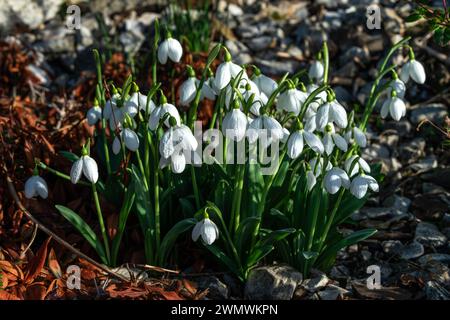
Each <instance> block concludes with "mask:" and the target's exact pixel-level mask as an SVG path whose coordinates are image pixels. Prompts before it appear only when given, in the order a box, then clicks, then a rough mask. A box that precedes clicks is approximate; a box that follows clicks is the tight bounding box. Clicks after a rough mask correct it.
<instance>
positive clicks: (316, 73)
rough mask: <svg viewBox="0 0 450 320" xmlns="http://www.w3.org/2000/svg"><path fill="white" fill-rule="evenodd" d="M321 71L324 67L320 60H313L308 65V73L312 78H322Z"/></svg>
mask: <svg viewBox="0 0 450 320" xmlns="http://www.w3.org/2000/svg"><path fill="white" fill-rule="evenodd" d="M323 73H324V67H323V64H322V63H321V62H320V61H314V62H313V63H312V65H311V66H310V67H309V71H308V75H309V77H310V78H312V79H322V77H323Z"/></svg>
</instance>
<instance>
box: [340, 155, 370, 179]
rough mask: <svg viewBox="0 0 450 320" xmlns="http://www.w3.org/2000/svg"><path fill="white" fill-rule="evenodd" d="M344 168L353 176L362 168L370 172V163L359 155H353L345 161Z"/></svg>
mask: <svg viewBox="0 0 450 320" xmlns="http://www.w3.org/2000/svg"><path fill="white" fill-rule="evenodd" d="M355 161H356V162H355ZM353 162H355V164H354V167H353V169H352V170H351V172H350V169H351V167H352V164H353ZM344 168H345V171H347V173H348V175H349V176H350V177H353V176H354V175H355V174H357V173H358V172H359V171H360V170H362V171H364V172H366V173H370V166H369V164H368V163H367V162H366V160H364V159H363V158H361V157H360V156H357V155H353V156H351V157H349V158H348V159H346V160H345V163H344Z"/></svg>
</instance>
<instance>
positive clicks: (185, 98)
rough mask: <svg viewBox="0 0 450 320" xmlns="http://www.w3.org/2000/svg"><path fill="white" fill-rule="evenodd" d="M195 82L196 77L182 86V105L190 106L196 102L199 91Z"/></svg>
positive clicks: (190, 78) (189, 79)
mask: <svg viewBox="0 0 450 320" xmlns="http://www.w3.org/2000/svg"><path fill="white" fill-rule="evenodd" d="M195 80H196V79H195V78H194V77H189V78H188V79H187V80H186V81H185V82H183V84H182V85H181V86H180V105H182V106H188V105H189V104H190V103H191V102H192V101H193V100H194V98H195V94H196V91H197V87H196V81H195Z"/></svg>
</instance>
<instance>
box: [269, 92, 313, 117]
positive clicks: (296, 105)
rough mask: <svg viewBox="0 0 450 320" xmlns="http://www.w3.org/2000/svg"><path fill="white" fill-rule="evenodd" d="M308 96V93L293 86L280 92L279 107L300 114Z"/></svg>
mask: <svg viewBox="0 0 450 320" xmlns="http://www.w3.org/2000/svg"><path fill="white" fill-rule="evenodd" d="M307 98H308V95H307V94H306V93H305V92H303V91H300V90H298V89H295V88H291V89H288V90H286V91H285V92H283V93H281V94H280V96H279V97H278V102H277V107H278V109H279V110H284V111H286V112H293V113H294V114H295V115H298V114H299V113H300V110H301V108H302V106H303V103H304V102H305V100H306V99H307Z"/></svg>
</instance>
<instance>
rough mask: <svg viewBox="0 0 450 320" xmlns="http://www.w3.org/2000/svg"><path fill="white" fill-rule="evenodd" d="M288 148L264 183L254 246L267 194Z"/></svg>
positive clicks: (253, 240)
mask: <svg viewBox="0 0 450 320" xmlns="http://www.w3.org/2000/svg"><path fill="white" fill-rule="evenodd" d="M286 150H287V149H286V148H284V150H283V152H282V153H281V155H280V159H279V160H278V166H277V170H276V171H275V172H274V174H272V175H271V176H270V178H269V179H268V181H267V182H266V184H265V185H264V189H263V191H262V195H261V199H260V202H259V204H258V208H257V211H256V214H257V215H258V217H259V218H260V220H259V221H258V223H257V224H256V227H255V230H254V232H253V237H252V247H253V246H254V245H255V243H256V238H257V236H258V234H259V229H260V228H261V220H262V218H263V214H264V207H265V204H266V198H267V194H268V193H269V190H270V187H271V186H272V183H273V181H274V180H275V177H276V175H277V173H278V170H279V169H280V166H281V163H282V162H283V159H284V156H285V155H286Z"/></svg>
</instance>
